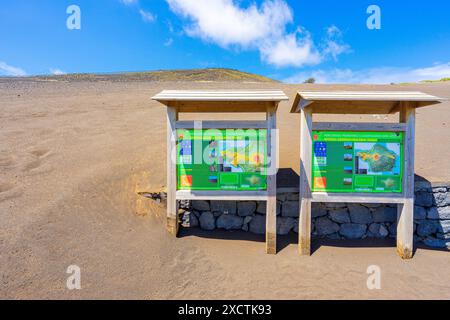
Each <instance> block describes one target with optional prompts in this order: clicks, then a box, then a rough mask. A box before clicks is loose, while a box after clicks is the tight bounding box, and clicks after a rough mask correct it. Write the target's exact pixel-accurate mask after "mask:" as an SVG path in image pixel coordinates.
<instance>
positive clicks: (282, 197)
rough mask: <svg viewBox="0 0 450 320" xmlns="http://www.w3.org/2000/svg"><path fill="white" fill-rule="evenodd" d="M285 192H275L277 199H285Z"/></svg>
mask: <svg viewBox="0 0 450 320" xmlns="http://www.w3.org/2000/svg"><path fill="white" fill-rule="evenodd" d="M286 198H287V194H286V193H277V200H279V201H286Z"/></svg>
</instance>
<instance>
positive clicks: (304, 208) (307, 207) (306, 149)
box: [298, 108, 312, 255]
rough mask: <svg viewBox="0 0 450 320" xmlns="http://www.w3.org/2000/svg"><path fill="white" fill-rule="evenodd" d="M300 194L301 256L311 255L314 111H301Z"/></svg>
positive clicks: (299, 234) (299, 241) (299, 244)
mask: <svg viewBox="0 0 450 320" xmlns="http://www.w3.org/2000/svg"><path fill="white" fill-rule="evenodd" d="M300 112H301V113H300V186H299V187H300V194H299V210H300V216H299V220H298V223H299V226H298V249H299V253H300V254H301V255H310V254H311V186H312V183H311V148H312V139H311V136H312V110H311V108H302V109H301V111H300Z"/></svg>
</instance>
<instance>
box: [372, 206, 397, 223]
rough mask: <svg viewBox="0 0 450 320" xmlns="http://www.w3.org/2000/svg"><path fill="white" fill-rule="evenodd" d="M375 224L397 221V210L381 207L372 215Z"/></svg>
mask: <svg viewBox="0 0 450 320" xmlns="http://www.w3.org/2000/svg"><path fill="white" fill-rule="evenodd" d="M372 216H373V222H395V221H397V209H396V208H393V207H379V208H377V209H375V211H374V212H373V214H372Z"/></svg>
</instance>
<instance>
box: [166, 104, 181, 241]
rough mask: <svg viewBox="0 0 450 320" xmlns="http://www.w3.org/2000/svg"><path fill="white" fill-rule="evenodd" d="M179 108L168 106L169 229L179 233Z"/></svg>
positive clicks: (174, 233) (167, 226)
mask: <svg viewBox="0 0 450 320" xmlns="http://www.w3.org/2000/svg"><path fill="white" fill-rule="evenodd" d="M176 120H177V110H176V108H174V107H167V225H166V228H167V231H168V232H169V233H170V234H172V235H174V236H176V235H177V234H178V207H177V199H176V189H177V178H176V170H177V169H176V144H175V137H176V129H175V122H176Z"/></svg>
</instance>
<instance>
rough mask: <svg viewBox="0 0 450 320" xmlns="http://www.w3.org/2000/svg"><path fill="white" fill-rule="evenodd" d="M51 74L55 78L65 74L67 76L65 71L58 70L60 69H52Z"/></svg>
mask: <svg viewBox="0 0 450 320" xmlns="http://www.w3.org/2000/svg"><path fill="white" fill-rule="evenodd" d="M50 73H51V74H53V75H55V76H61V75H63V74H66V72H65V71H62V70H61V69H58V68H56V69H53V68H50Z"/></svg>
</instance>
